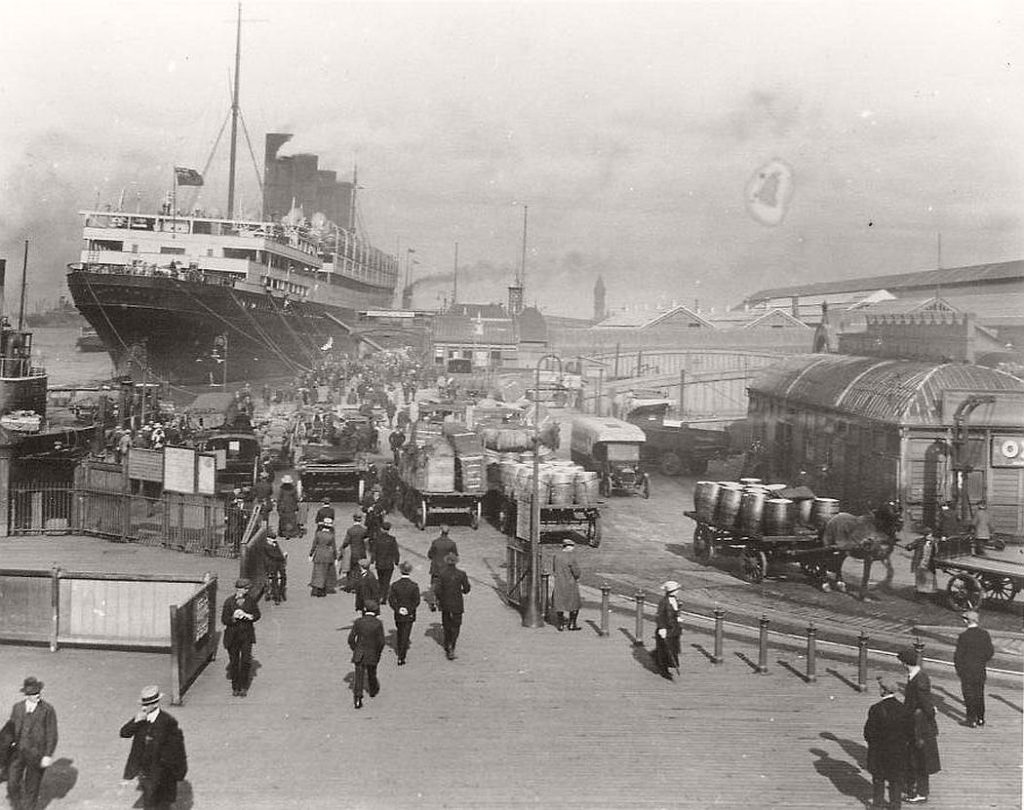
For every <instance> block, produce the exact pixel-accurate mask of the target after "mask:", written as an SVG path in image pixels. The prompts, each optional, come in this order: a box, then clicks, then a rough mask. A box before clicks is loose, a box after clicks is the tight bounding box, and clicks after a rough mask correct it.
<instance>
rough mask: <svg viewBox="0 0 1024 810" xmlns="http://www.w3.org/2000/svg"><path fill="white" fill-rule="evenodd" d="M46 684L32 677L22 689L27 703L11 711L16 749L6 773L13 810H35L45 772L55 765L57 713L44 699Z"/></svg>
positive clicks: (24, 702) (22, 703)
mask: <svg viewBox="0 0 1024 810" xmlns="http://www.w3.org/2000/svg"><path fill="white" fill-rule="evenodd" d="M42 692H43V682H42V681H40V680H38V679H37V678H34V677H33V676H31V675H30V676H29V677H27V678H25V682H24V684H23V685H22V687H21V693H22V694H23V695H24V696H25V698H24V700H19V701H18V702H17V703H15V704H14V706H13V708H12V709H11V719H10V721H9V723H10V726H11V733H12V739H13V740H14V743H15V745H16V748H15V749H14V753H13V755H12V756H11V761H10V764H9V766H8V772H7V796H8V798H9V799H10V800H11V807H14V808H20V810H36V807H38V804H39V785H40V784H41V783H42V781H43V772H44V771H45V770H46V769H47V768H48V767H50V765H52V764H53V751H54V749H55V748H56V747H57V712H56V711H55V710H54V708H53V706H51V705H50V704H49V703H47V702H46V701H45V700H43V698H42Z"/></svg>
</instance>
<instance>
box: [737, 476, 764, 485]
mask: <svg viewBox="0 0 1024 810" xmlns="http://www.w3.org/2000/svg"><path fill="white" fill-rule="evenodd" d="M740 483H741V484H742V485H743V486H745V487H749V486H753V485H754V484H760V483H761V479H760V478H741V479H740Z"/></svg>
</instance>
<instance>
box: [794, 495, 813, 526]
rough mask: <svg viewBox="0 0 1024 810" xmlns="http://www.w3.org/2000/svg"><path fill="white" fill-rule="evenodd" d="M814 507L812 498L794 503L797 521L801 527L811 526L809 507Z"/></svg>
mask: <svg viewBox="0 0 1024 810" xmlns="http://www.w3.org/2000/svg"><path fill="white" fill-rule="evenodd" d="M813 505H814V499H813V498H804V499H803V500H802V501H797V502H796V513H797V521H798V522H799V523H800V525H801V526H810V525H811V507H812V506H813Z"/></svg>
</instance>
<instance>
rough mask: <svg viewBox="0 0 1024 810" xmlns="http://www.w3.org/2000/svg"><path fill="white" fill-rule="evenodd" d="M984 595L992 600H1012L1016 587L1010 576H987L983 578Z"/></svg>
mask: <svg viewBox="0 0 1024 810" xmlns="http://www.w3.org/2000/svg"><path fill="white" fill-rule="evenodd" d="M984 587H985V597H986V598H988V599H991V600H992V601H993V602H1012V601H1013V598H1014V597H1015V596H1016V595H1017V588H1016V586H1015V585H1014V584H1013V579H1012V578H1011V577H989V578H986V579H985V586H984Z"/></svg>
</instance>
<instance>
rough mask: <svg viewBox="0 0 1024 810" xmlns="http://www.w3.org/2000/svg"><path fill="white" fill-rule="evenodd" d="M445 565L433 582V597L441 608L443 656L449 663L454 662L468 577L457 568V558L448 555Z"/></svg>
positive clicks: (467, 591) (467, 590) (467, 587)
mask: <svg viewBox="0 0 1024 810" xmlns="http://www.w3.org/2000/svg"><path fill="white" fill-rule="evenodd" d="M444 562H445V565H444V567H443V568H441V570H440V571H438V574H437V577H436V579H435V580H434V585H433V588H434V596H435V598H436V599H437V604H438V607H440V608H441V627H442V628H443V630H444V654H445V655H446V656H447V658H448V660H449V661H454V660H455V645H456V644H457V643H458V641H459V631H460V630H461V629H462V613H463V611H464V603H463V599H462V597H463V594H467V593H469V577H467V576H466V572H465V571H463V570H461V569H460V568H458V567H457V566H458V563H459V558H458V556H457V555H455V554H449V555H448V556H446V557H445V558H444Z"/></svg>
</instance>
